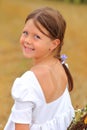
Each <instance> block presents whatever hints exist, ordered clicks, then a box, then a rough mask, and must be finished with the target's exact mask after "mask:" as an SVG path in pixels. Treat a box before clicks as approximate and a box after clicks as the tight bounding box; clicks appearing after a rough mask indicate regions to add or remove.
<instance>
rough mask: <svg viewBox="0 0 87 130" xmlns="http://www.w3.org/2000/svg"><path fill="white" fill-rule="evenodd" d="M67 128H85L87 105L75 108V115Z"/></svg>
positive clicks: (76, 129)
mask: <svg viewBox="0 0 87 130" xmlns="http://www.w3.org/2000/svg"><path fill="white" fill-rule="evenodd" d="M67 130H87V105H86V106H85V107H84V108H83V109H77V110H75V117H74V118H73V120H72V122H71V124H70V125H69V127H68V129H67Z"/></svg>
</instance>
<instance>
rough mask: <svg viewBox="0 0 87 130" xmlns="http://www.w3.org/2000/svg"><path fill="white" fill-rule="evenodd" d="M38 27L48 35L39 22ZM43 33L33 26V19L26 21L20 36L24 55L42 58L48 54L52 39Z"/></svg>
mask: <svg viewBox="0 0 87 130" xmlns="http://www.w3.org/2000/svg"><path fill="white" fill-rule="evenodd" d="M38 24H39V23H38ZM39 27H40V28H41V30H42V31H43V32H44V33H45V34H47V35H49V33H48V31H47V30H46V29H45V28H44V27H43V26H42V25H41V24H39ZM45 34H43V33H42V32H40V30H39V29H38V28H37V27H36V26H35V24H34V22H33V19H30V20H28V21H27V22H26V24H25V26H24V29H23V32H22V35H21V38H20V43H21V46H22V50H23V54H24V56H26V57H27V58H34V59H36V60H37V59H42V60H43V59H44V58H45V57H47V56H49V54H50V51H49V50H50V47H51V44H52V40H51V39H50V38H49V37H47V36H46V35H45Z"/></svg>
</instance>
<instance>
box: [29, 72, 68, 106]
mask: <svg viewBox="0 0 87 130" xmlns="http://www.w3.org/2000/svg"><path fill="white" fill-rule="evenodd" d="M29 72H31V73H32V75H33V77H34V79H35V81H36V83H37V84H38V87H39V89H40V92H41V94H42V96H43V99H44V102H45V103H46V104H47V105H50V104H53V103H55V102H59V100H61V98H62V97H63V96H64V95H65V93H66V91H68V87H67V86H66V88H65V90H64V92H63V93H62V94H61V96H60V97H58V98H56V99H55V100H53V101H51V102H47V101H46V98H45V95H44V93H43V90H42V88H41V85H40V83H39V81H38V79H37V77H36V75H35V74H34V72H33V71H29Z"/></svg>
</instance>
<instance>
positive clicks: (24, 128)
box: [15, 123, 30, 130]
mask: <svg viewBox="0 0 87 130" xmlns="http://www.w3.org/2000/svg"><path fill="white" fill-rule="evenodd" d="M15 130H30V128H29V125H28V124H18V123H15Z"/></svg>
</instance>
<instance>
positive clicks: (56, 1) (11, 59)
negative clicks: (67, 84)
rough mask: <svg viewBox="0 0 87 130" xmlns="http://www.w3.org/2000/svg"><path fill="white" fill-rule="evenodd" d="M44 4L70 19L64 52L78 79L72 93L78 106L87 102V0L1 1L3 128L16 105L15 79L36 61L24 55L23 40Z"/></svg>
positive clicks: (0, 102) (0, 106) (0, 126)
mask: <svg viewBox="0 0 87 130" xmlns="http://www.w3.org/2000/svg"><path fill="white" fill-rule="evenodd" d="M43 6H50V7H53V8H55V9H58V10H59V11H60V12H61V13H62V15H63V16H64V18H65V20H66V22H67V29H66V34H65V41H64V42H65V44H64V46H63V50H62V53H64V54H66V55H67V56H68V59H67V63H68V64H69V68H70V71H71V73H72V76H73V79H74V89H73V91H72V92H71V93H70V95H71V99H72V103H73V106H74V108H76V107H78V108H82V107H84V106H85V105H86V104H87V79H86V77H87V68H86V67H87V59H86V56H87V0H8V1H6V0H0V130H3V128H4V125H5V124H6V121H7V119H8V116H9V113H10V110H11V107H12V105H13V99H12V97H11V94H10V93H11V87H12V84H13V81H14V80H15V78H16V77H18V76H20V75H21V74H22V73H24V72H25V71H26V70H28V69H29V68H30V67H31V66H32V61H31V60H28V59H25V58H24V57H23V55H22V52H21V48H20V43H19V39H20V35H21V32H22V29H23V27H24V21H25V18H26V16H27V15H28V13H30V12H31V11H32V10H34V9H36V8H38V7H43Z"/></svg>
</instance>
